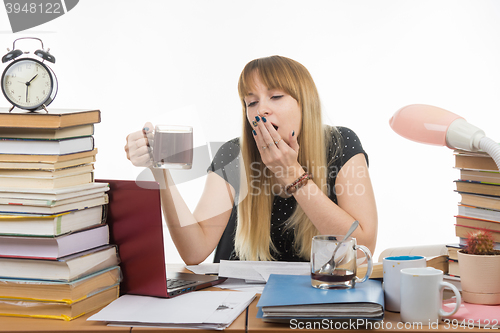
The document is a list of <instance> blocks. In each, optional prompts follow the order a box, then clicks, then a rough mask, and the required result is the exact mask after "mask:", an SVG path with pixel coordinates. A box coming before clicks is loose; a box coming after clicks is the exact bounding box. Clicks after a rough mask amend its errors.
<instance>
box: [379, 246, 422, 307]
mask: <svg viewBox="0 0 500 333" xmlns="http://www.w3.org/2000/svg"><path fill="white" fill-rule="evenodd" d="M426 265H427V263H426V261H425V257H422V256H394V257H386V258H384V259H383V267H384V294H385V309H386V310H388V311H393V312H399V311H400V306H401V292H400V291H401V287H400V281H401V273H400V272H401V269H403V268H411V267H425V266H426Z"/></svg>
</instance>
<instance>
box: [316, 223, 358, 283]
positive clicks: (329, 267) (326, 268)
mask: <svg viewBox="0 0 500 333" xmlns="http://www.w3.org/2000/svg"><path fill="white" fill-rule="evenodd" d="M358 225H359V222H358V221H354V222H353V223H352V224H351V227H350V228H349V230H347V233H346V234H345V236H344V239H342V240H341V241H340V242H339V243H338V244H337V246H336V247H335V250H333V254H332V257H331V258H330V260H328V262H326V263H325V264H324V265H323V266H321V268H320V269H319V272H318V273H319V274H332V272H333V270H334V269H335V265H336V264H335V260H334V259H335V254H336V253H337V250H338V249H339V247H340V245H341V244H342V243H343V242H344V241H345V240H346V239H347V238H348V237H349V236H351V234H352V233H353V232H354V230H356V228H357V227H358Z"/></svg>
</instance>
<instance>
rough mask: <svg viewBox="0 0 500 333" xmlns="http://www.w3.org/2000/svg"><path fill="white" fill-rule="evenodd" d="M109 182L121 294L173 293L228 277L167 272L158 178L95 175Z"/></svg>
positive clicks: (112, 235)
mask: <svg viewBox="0 0 500 333" xmlns="http://www.w3.org/2000/svg"><path fill="white" fill-rule="evenodd" d="M95 181H96V182H100V183H109V188H110V189H109V191H108V192H107V193H108V196H109V204H108V209H107V220H106V221H107V223H108V224H109V230H110V243H111V244H116V245H117V246H118V253H119V255H120V260H121V263H120V266H121V269H122V272H123V281H122V283H121V285H120V289H121V290H120V292H121V293H122V294H133V295H143V296H156V297H167V298H169V297H174V296H177V295H180V294H183V293H186V292H190V291H195V290H199V289H202V288H206V287H210V286H213V285H216V284H219V283H221V282H223V281H224V280H225V278H219V277H217V276H212V275H201V274H191V273H172V272H168V276H167V266H166V265H167V264H166V261H165V250H164V245H163V222H162V211H161V201H160V190H159V186H158V183H156V182H146V181H141V182H137V183H136V182H135V181H133V180H113V179H96V180H95Z"/></svg>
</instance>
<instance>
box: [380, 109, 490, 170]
mask: <svg viewBox="0 0 500 333" xmlns="http://www.w3.org/2000/svg"><path fill="white" fill-rule="evenodd" d="M389 124H390V125H391V128H392V129H393V130H394V132H396V133H398V134H399V135H401V136H402V137H404V138H407V139H409V140H413V141H416V142H420V143H427V144H431V145H438V146H447V147H448V148H450V149H454V148H458V149H463V150H468V151H478V150H480V149H481V150H483V151H485V152H487V153H488V154H489V155H490V156H491V157H492V158H493V160H494V161H495V163H496V164H497V167H498V169H499V170H500V145H499V144H497V143H496V142H495V141H493V140H491V139H490V138H488V137H486V136H485V134H484V132H483V131H482V130H481V129H479V128H477V127H476V126H474V125H471V124H469V123H468V122H467V121H466V120H465V119H464V118H462V117H460V116H459V115H456V114H454V113H452V112H450V111H447V110H444V109H441V108H438V107H436V106H431V105H423V104H412V105H408V106H405V107H402V108H401V109H399V110H398V111H396V113H395V114H394V116H392V118H391V119H390V120H389Z"/></svg>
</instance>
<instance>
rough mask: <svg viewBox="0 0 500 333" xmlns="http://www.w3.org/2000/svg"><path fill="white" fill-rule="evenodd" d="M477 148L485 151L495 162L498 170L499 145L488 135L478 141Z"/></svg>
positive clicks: (499, 167)
mask: <svg viewBox="0 0 500 333" xmlns="http://www.w3.org/2000/svg"><path fill="white" fill-rule="evenodd" d="M479 148H480V149H482V150H484V151H485V152H487V153H488V154H489V155H490V156H491V158H493V160H494V161H495V163H496V164H497V168H498V170H500V145H499V144H498V143H496V142H495V141H493V140H491V139H490V138H488V137H483V138H482V139H481V141H479Z"/></svg>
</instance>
